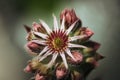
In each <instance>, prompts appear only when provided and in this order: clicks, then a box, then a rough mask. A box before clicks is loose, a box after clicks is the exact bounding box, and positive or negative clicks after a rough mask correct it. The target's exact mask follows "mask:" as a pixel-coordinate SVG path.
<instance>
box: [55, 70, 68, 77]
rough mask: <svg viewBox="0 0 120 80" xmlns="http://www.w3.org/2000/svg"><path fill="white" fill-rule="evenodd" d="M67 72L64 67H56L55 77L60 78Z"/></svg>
mask: <svg viewBox="0 0 120 80" xmlns="http://www.w3.org/2000/svg"><path fill="white" fill-rule="evenodd" d="M66 74H67V71H66V69H63V68H57V69H56V77H57V79H62V78H63V77H64V76H65V75H66Z"/></svg>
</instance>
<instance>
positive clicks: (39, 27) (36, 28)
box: [33, 22, 46, 33]
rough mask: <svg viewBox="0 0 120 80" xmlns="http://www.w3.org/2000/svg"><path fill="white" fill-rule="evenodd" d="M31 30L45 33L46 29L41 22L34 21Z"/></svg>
mask: <svg viewBox="0 0 120 80" xmlns="http://www.w3.org/2000/svg"><path fill="white" fill-rule="evenodd" d="M33 30H34V31H37V32H42V33H46V30H45V29H44V27H43V26H42V24H38V23H36V22H34V23H33Z"/></svg>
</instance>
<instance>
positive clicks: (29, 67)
mask: <svg viewBox="0 0 120 80" xmlns="http://www.w3.org/2000/svg"><path fill="white" fill-rule="evenodd" d="M24 71H25V72H32V68H31V66H30V64H28V65H27V66H26V67H25V69H24Z"/></svg>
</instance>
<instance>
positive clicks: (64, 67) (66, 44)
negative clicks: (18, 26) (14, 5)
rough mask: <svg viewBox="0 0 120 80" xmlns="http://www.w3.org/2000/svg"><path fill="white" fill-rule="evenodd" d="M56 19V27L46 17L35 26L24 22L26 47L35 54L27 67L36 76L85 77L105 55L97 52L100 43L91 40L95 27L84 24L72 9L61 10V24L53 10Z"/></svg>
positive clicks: (41, 79)
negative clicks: (29, 25)
mask: <svg viewBox="0 0 120 80" xmlns="http://www.w3.org/2000/svg"><path fill="white" fill-rule="evenodd" d="M53 20H54V21H53V22H54V25H53V26H54V29H53V30H51V29H50V27H49V26H48V25H47V24H46V23H45V22H44V21H43V20H40V23H36V22H33V25H32V28H30V27H28V26H27V25H24V27H25V29H26V31H27V33H28V34H27V37H26V39H27V44H26V45H25V49H26V51H27V52H28V53H29V54H30V55H31V56H33V57H34V58H33V59H32V60H30V61H28V65H27V66H26V68H25V69H24V71H25V72H28V73H33V74H34V77H33V78H32V79H33V80H47V79H48V80H82V79H83V78H85V77H86V76H87V75H88V73H89V72H90V71H91V70H93V69H94V68H95V67H97V66H98V61H99V60H101V59H103V58H104V57H103V56H102V55H100V54H99V53H97V50H98V49H99V47H100V44H99V43H97V42H95V41H92V40H90V37H91V36H92V35H93V34H94V33H93V31H91V30H90V29H89V28H87V27H82V22H81V20H80V19H79V18H78V17H77V16H76V14H75V11H74V10H73V9H64V10H63V11H62V12H61V13H60V27H59V26H58V21H57V18H56V16H55V15H54V14H53Z"/></svg>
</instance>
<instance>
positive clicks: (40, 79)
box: [35, 73, 46, 80]
mask: <svg viewBox="0 0 120 80" xmlns="http://www.w3.org/2000/svg"><path fill="white" fill-rule="evenodd" d="M35 80H46V79H45V77H44V75H42V74H40V73H37V74H36V75H35Z"/></svg>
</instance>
